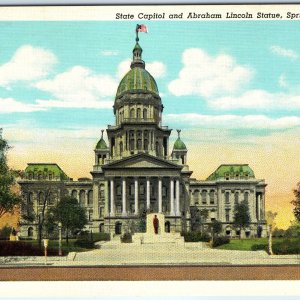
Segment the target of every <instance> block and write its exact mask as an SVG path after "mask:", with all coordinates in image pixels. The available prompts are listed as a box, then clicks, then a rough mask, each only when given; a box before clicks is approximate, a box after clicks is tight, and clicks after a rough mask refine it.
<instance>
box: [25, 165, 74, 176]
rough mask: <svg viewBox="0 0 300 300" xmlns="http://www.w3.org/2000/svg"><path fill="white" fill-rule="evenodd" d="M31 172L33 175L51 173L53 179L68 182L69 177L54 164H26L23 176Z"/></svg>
mask: <svg viewBox="0 0 300 300" xmlns="http://www.w3.org/2000/svg"><path fill="white" fill-rule="evenodd" d="M30 172H32V173H33V174H35V173H36V174H38V173H40V172H41V173H42V175H48V174H49V173H51V174H52V175H53V177H54V178H57V179H60V180H68V179H69V177H68V176H67V175H66V173H65V172H64V171H63V170H62V169H61V168H60V167H59V165H57V164H55V163H28V165H27V167H26V169H25V175H27V174H29V173H30Z"/></svg>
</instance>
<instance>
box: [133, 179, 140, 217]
mask: <svg viewBox="0 0 300 300" xmlns="http://www.w3.org/2000/svg"><path fill="white" fill-rule="evenodd" d="M138 213H139V183H138V179H137V178H134V214H135V215H138Z"/></svg>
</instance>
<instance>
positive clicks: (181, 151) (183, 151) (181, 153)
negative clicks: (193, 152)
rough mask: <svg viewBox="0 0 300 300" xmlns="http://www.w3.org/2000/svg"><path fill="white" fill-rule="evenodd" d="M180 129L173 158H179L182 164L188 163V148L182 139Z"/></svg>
mask: <svg viewBox="0 0 300 300" xmlns="http://www.w3.org/2000/svg"><path fill="white" fill-rule="evenodd" d="M180 132H181V130H180V129H177V133H178V138H177V140H176V141H175V143H174V146H173V151H172V158H173V159H175V160H178V163H179V164H181V165H186V163H187V148H186V145H185V144H184V142H183V141H182V140H181V139H180Z"/></svg>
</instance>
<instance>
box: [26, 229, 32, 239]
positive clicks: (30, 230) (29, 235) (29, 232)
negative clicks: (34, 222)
mask: <svg viewBox="0 0 300 300" xmlns="http://www.w3.org/2000/svg"><path fill="white" fill-rule="evenodd" d="M27 233H28V237H33V228H32V227H29V228H28V232H27Z"/></svg>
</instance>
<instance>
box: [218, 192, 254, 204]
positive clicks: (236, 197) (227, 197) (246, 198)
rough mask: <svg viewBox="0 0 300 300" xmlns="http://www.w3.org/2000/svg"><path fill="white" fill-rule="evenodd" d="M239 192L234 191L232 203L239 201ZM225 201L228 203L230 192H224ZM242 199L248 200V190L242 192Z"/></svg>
mask: <svg viewBox="0 0 300 300" xmlns="http://www.w3.org/2000/svg"><path fill="white" fill-rule="evenodd" d="M241 195H242V194H240V193H239V192H235V193H234V204H238V203H239V201H240V196H241ZM224 197H225V203H228V204H229V203H230V192H225V196H224ZM244 201H246V202H248V201H249V192H245V193H244Z"/></svg>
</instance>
